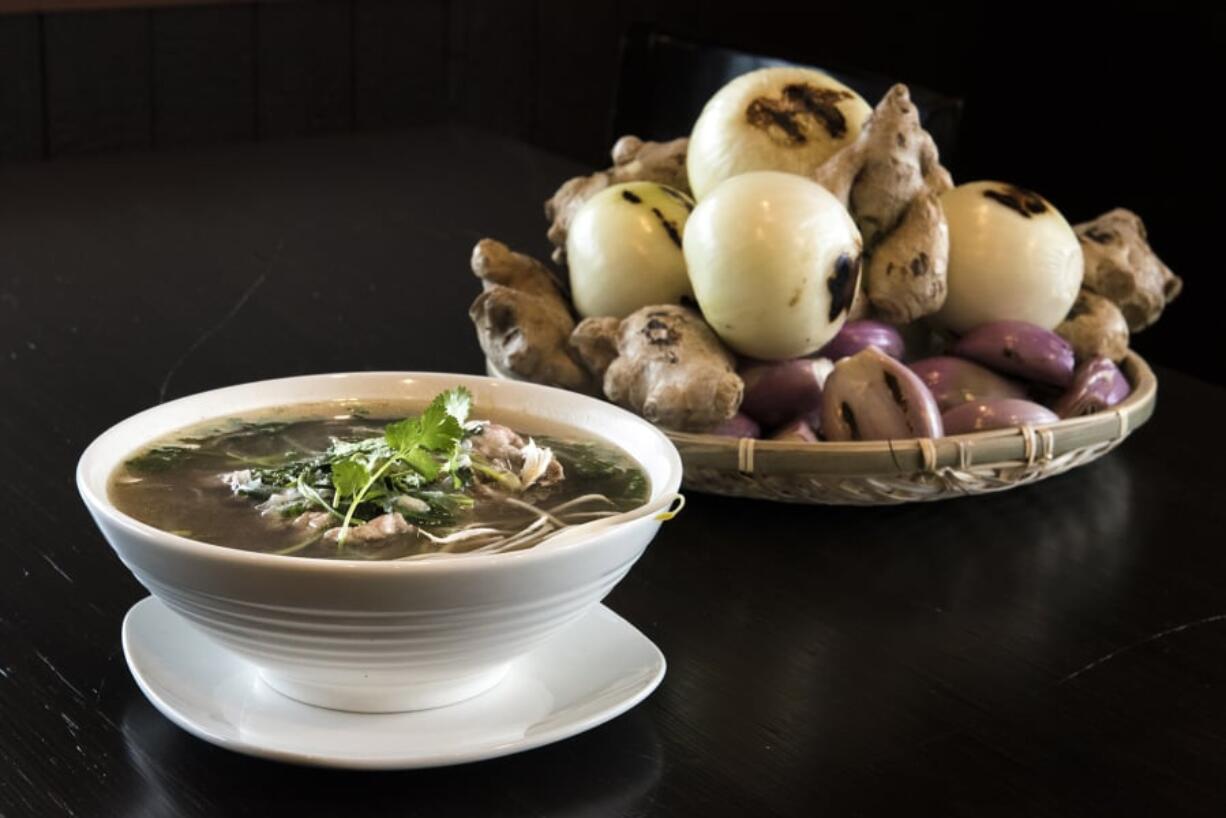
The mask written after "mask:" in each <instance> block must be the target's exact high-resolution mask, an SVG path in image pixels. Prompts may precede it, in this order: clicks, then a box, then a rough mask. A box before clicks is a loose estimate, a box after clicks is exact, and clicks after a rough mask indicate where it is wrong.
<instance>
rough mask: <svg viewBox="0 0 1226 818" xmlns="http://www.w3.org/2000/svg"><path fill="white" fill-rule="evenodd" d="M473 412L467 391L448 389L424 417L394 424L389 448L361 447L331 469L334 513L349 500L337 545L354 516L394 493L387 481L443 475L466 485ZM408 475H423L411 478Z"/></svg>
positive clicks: (387, 438) (388, 432)
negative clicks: (463, 474)
mask: <svg viewBox="0 0 1226 818" xmlns="http://www.w3.org/2000/svg"><path fill="white" fill-rule="evenodd" d="M471 410H472V394H471V393H470V392H469V391H468V390H467V389H465V388H464V387H462V386H461V387H457V388H455V389H449V390H447V391H446V392H443V393H442V394H440V395H438V396H437V397H435V398H434V400H433V401H431V402H430V405H429V406H427V407H426V410H425V411H424V412H422V413H421V415H420V416H419V417H415V418H405V419H404V420H400V421H397V422H395V423H392V424H389V425H388V426H387V428H386V429H384V431H383V441H382V443H383V444H385V445H381V446H366V447H357V450H356V451H355V453H354V454H353V455H352V456H350V457H349V458H348V459H344V460H338V461H336V462H333V463H332V464H331V476H332V488H333V491H334V492H335V493H334V495H333V498H332V508H333V509H340V508H341V501H342V500H343V499H344V498H346V497H348V498H349V507H348V509H347V510H346V511H345V516H344V518H343V519H342V521H341V530H340V533H339V535H338V536H337V545H338V547H342V546H344V544H345V537H346V535H347V534H348V532H349V528H350V526H351V525H352V524H353V521H354V514H355V513H356V512H357V510H358V508H359V507H360V506H361V505H362V504H363V503H367V502H370V501H372V500H375V499H378V498H379V497H382V496H385V495H388V494H390V493H391V492H389V490H388V487H387V486H385V485H382V484H381V481H383V480H384V479H385V478H386V477H388V476H393V475H394V476H396V477H400V478H401V479H400V480H398V481H397V480H393V481H392V482H393V483H401V484H403V483H406V482H410V483H411V482H419V483H423V484H430V483H434V482H435V481H437V480H438V479H439V476H440V475H441V474H442V473H443V472H444V471H446V472H448V473H449V474H450V475H451V478H452V482H453V485H454V486H455V487H456V488H459V487H460V485H461V481H460V477H459V468H460V464H461V459H462V454H463V449H462V446H461V444H462V443H463V441H464V424H465V423H467V421H468V415H469V412H470V411H471ZM406 470H411V472H412V473H413V474H415V475H418V476H419V478H420V479H419V480H416V481H414V480H412V479H408V478H411V476H410V475H406V474H405V472H406Z"/></svg>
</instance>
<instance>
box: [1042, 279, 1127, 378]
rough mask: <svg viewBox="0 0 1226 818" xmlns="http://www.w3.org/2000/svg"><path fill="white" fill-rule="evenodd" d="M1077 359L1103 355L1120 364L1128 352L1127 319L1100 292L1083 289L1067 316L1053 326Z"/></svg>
mask: <svg viewBox="0 0 1226 818" xmlns="http://www.w3.org/2000/svg"><path fill="white" fill-rule="evenodd" d="M1056 334H1057V335H1059V336H1060V337H1061V338H1063V339H1064V340H1066V341H1068V342H1069V344H1070V345H1071V346H1072V347H1073V354H1074V355H1076V356H1077V360H1079V361H1087V360H1089V359H1090V358H1096V357H1098V356H1100V355H1101V356H1103V357H1106V358H1110V359H1111V360H1113V361H1115V362H1116V363H1119V362H1120V361H1121V360H1122V359H1123V357H1124V355H1126V354H1127V353H1128V322H1127V321H1125V320H1124V314H1123V313H1122V312H1120V308H1119V307H1117V306H1115V304H1114V303H1113V302H1111V301H1109V300H1107V299H1106V298H1103V297H1102V296H1101V295H1098V294H1096V293H1092V292H1090V291H1089V290H1086V289H1082V291H1081V292H1080V293H1078V294H1077V300H1076V301H1074V302H1073V308H1072V309H1070V310H1069V313H1068V317H1067V318H1065V319H1064V321H1063V322H1061V324H1060V325H1059V326H1058V327H1056Z"/></svg>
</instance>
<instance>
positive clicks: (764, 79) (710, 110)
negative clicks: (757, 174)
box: [686, 66, 872, 200]
mask: <svg viewBox="0 0 1226 818" xmlns="http://www.w3.org/2000/svg"><path fill="white" fill-rule="evenodd" d="M798 86H799V87H803V88H810V89H816V90H817V92H818V93H826V94H835V95H840V96H842V95H845V96H843V98H842V99H839V100H837V101H833V102H832V105H831V107H832V108H834V109H837V110H835V111H833V112H832V113H833V114H834V116H833V121H832V123H831V124H830V125H827V124H825V123H824V121H823V120H822V118H821V117H815V116H810V115H807V114H805V113H804V111H803V106H797V105H795V104H794V103H791V102H790V101H789V97H788V96H787V92H786V91H785V89H788V88H795V87H798ZM757 100H762V102H759V103H758V108H757V109H755V110H761V107H762V106H763V105H766V106H775V107H782V108H785V109H787V108H789V107H790V108H791V109H792V110H794V111H795V115H794V116H793V122H794V123H795V125H794V126H793V127H797V128H799V129H801V131H802V133H801V134H800V136H801V137H802V141H796V139H789V138H788V132H787V131H784V130H782V129H780V128H778V127H775V128H764V127H760V126H755V125H754V124H752V122H754V121H759V122H760V121H761V120H760V118H757V117H754V116H753V115H752V114H751V112H750V107H751V106H753V105H754V104H755V101H757ZM798 108H799V109H800V110H797V109H798ZM787 112H788V111H786V110H785V113H787ZM871 113H872V108H871V107H869V104H868V103H867V102H865V101H864V99H863V98H862V97H861V96H860V95H859V94H857V93H856V92H855V91H853V90H851V89H850V88H848V87H847V86H846V85H843V84H842V83H841V82H839V81H837V80H835V79H833V78H832V77H830V76H828V75H826V74H823V73H822V72H820V71H814V70H813V69H811V68H798V67H790V66H789V67H782V66H781V67H774V68H761V69H758V70H757V71H750V72H749V73H747V74H742V75H741V76H739V77H737V78H736V79H734V80H732V81H731V82H729V83H728V84H726V85H725V86H724V87H723V88H721V89H720V90H719V91H717V92H716V93H715V95H714V96H712V97H711V99H710V100H708V101H707V104H706V106H705V107H704V108H703V110H702V113H701V114H700V115H699V117H698V119H697V121H696V122H695V123H694V130H693V131H692V132H691V134H690V144H689V148H688V151H687V155H686V172H687V175H688V176H689V181H690V189H691V190H692V191H693V192H694V198H696V199H699V200H701V199H702V198H703V197H704V196H706V195H707V194H708V193H710V192H711V191H712V190H713V189H714V188H715V187H716V186H717V185H718V184H719V183H720V182H722V181H724V180H725V179H728V178H730V177H732V176H735V175H737V174H739V173H745V172H747V171H754V170H780V171H784V172H787V173H798V174H801V175H808V174H810V173H812V172H813V171H814V170H815V169H816V168H817V166H818V165H820V164H821V163H822V162H825V161H826V160H827V159H829V158H830V157H831V156H832V155H833V154H834V153H835V152H836V151H837V150H839V149H840V148H842V147H843V146H844V145H847V144H849V143H851V142H853V141H855V139H856V137H857V136H858V135H859V133H860V128H861V127H862V126H863V124H864V121H865V120H866V119H867V118H868V116H869V114H871ZM832 128H833V131H834V132H833V133H832V132H831V129H832Z"/></svg>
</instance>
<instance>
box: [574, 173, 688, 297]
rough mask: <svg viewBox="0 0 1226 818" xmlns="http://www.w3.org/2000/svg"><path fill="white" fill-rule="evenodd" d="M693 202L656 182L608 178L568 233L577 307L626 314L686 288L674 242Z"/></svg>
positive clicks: (682, 294)
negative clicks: (608, 183)
mask: <svg viewBox="0 0 1226 818" xmlns="http://www.w3.org/2000/svg"><path fill="white" fill-rule="evenodd" d="M692 207H693V201H692V200H691V199H690V198H689V197H688V196H686V195H685V194H684V193H682V192H681V191H678V190H674V189H672V188H669V187H666V186H665V185H660V184H656V183H655V182H628V183H625V184H620V185H612V186H611V187H608V188H606V189H604V190H602V191H600V192H599V193H597V194H596V195H595V196H593V197H592V198H591V199H589V200H587V201H586V202H584V204H583V206H582V207H581V208H579V211H578V212H577V213H576V214H575V217H574V219H573V220H572V221H571V225H570V231H569V233H568V234H567V238H566V265H567V268H568V269H569V273H570V286H571V295H572V298H573V300H574V304H575V310H576V311H577V312H578V313H579V314H580V315H581V316H583V317H585V318H587V317H590V316H614V317H616V318H625V317H626V316H627V315H629V314H630V313H632V312H634V311H635V310H638V309H639V308H641V307H647V306H651V305H653V304H677V303H680V301H681V299H682V298H683V297H685V296H689V295H692V290H691V289H690V279H689V276H688V275H687V274H686V269H685V256H684V255H683V253H682V252H681V244H680V241H681V236H682V235H683V234H684V232H685V224H686V220H687V219H688V218H689V215H690V209H691V208H692Z"/></svg>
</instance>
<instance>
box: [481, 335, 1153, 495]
mask: <svg viewBox="0 0 1226 818" xmlns="http://www.w3.org/2000/svg"><path fill="white" fill-rule="evenodd" d="M1121 369H1122V370H1123V372H1124V375H1125V376H1126V377H1127V378H1128V380H1129V382H1130V383H1131V384H1132V394H1131V395H1129V396H1128V398H1127V399H1125V400H1124V401H1123V402H1122V403H1120V404H1118V405H1117V406H1115V407H1113V408H1112V409H1111V410H1110V411H1107V412H1100V413H1098V414H1095V415H1088V416H1086V417H1079V418H1070V419H1068V420H1061V421H1059V422H1057V423H1052V424H1049V425H1046V426H1021V427H1017V428H1014V429H999V430H996V431H991V432H977V433H975V434H969V435H951V436H949V437H942V438H937V439H931V438H917V439H910V440H888V441H863V442H856V443H825V442H822V443H792V442H778V441H768V440H753V439H750V438H741V439H739V440H738V439H736V438H728V437H720V436H718V435H702V434H690V433H686V432H666V434H667V435H668V437H669V438H670V439H671V440H672V441H673V443H674V444H675V445H676V446H677V450H678V451H679V452H681V460H682V462H683V463H684V464H685V480H684V486H685V487H686V488H687V489H689V490H690V491H700V492H706V493H709V494H722V495H727V496H730V497H752V498H756V499H761V500H776V501H779V502H784V503H814V504H822V505H862V506H871V505H888V504H893V503H911V502H917V501H921V500H923V501H927V500H945V499H949V498H952V497H966V496H969V495H975V494H987V493H989V492H993V491H1003V490H1005V489H1010V488H1014V487H1015V486H1023V485H1026V484H1028V483H1035V482H1038V481H1039V480H1043V479H1045V478H1048V477H1052V476H1054V475H1057V474H1061V473H1063V472H1066V471H1068V470H1069V469H1073V468H1076V467H1078V466H1081V465H1084V464H1086V463H1089V462H1090V461H1092V460H1097V459H1098V458H1099V457H1102V456H1103V455H1104V454H1106V453H1107V452H1109V451H1111V450H1112V449H1114V448H1115V447H1116V446H1118V445H1119V444H1120V443H1121V442H1122V441H1123V440H1124V438H1126V437H1128V435H1130V434H1131V433H1132V432H1133V431H1134V430H1135V429H1136V428H1137V427H1139V426H1140V425H1141V424H1143V423H1145V421H1147V420H1149V417H1150V415H1152V414H1153V412H1154V402H1155V400H1156V398H1157V395H1158V381H1157V379H1156V378H1155V377H1154V373H1153V370H1151V369H1150V368H1149V365H1148V364H1146V363H1145V360H1144V359H1143V358H1141V356H1140V355H1137V354H1136V353H1135V352H1129V353H1128V357H1126V358H1125V359H1124V361H1123V362H1122V363H1121ZM486 370H487V371H488V372H489V374H490V375H492V376H494V377H496V378H508V377H509V376H508V375H507V374H506V373H503V372H500V371H499V370H498V369H497V368H496V367H495V366H494V365H493V364H492V363H490V362H489V361H486ZM510 379H512V380H514V378H513V377H511V378H510Z"/></svg>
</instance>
